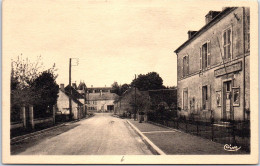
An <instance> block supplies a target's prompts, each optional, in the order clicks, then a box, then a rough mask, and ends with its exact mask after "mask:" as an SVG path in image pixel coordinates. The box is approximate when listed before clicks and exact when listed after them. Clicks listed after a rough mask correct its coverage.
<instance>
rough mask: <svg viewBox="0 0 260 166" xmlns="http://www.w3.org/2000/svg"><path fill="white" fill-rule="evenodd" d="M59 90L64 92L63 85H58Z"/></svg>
mask: <svg viewBox="0 0 260 166" xmlns="http://www.w3.org/2000/svg"><path fill="white" fill-rule="evenodd" d="M60 90H61V91H63V92H64V91H65V90H64V84H60Z"/></svg>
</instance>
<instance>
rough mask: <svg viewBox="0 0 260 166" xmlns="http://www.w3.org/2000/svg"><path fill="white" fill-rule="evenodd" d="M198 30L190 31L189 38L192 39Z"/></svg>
mask: <svg viewBox="0 0 260 166" xmlns="http://www.w3.org/2000/svg"><path fill="white" fill-rule="evenodd" d="M196 32H198V31H188V39H190V38H191V37H192V36H193V35H194V34H195V33H196Z"/></svg>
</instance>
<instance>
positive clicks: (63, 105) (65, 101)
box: [57, 90, 80, 119]
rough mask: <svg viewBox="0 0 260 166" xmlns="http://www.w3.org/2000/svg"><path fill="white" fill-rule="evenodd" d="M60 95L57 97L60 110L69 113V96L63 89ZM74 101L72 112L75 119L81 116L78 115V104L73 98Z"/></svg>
mask: <svg viewBox="0 0 260 166" xmlns="http://www.w3.org/2000/svg"><path fill="white" fill-rule="evenodd" d="M58 95H59V97H58V99H57V107H58V110H57V111H60V112H62V114H67V115H69V97H68V96H67V95H66V94H65V93H64V92H62V91H61V90H59V94H58ZM71 101H72V102H71V103H72V113H73V119H79V118H80V117H79V116H78V109H77V107H78V104H77V103H75V102H74V101H73V100H71Z"/></svg>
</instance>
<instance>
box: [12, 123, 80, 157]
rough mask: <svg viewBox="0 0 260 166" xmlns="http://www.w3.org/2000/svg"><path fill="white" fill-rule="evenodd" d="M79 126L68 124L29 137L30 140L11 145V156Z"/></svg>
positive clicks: (26, 139)
mask: <svg viewBox="0 0 260 166" xmlns="http://www.w3.org/2000/svg"><path fill="white" fill-rule="evenodd" d="M79 125H80V124H79V123H70V124H67V125H64V126H61V127H59V128H56V129H53V130H51V131H46V132H44V133H41V134H39V135H36V136H33V137H30V138H25V139H23V140H21V141H18V142H15V143H12V144H11V155H16V154H18V153H21V152H24V151H25V150H26V149H27V148H29V147H32V146H34V145H37V144H39V143H40V142H42V141H44V140H46V139H50V138H52V137H55V136H57V135H60V134H62V133H65V132H67V131H69V130H71V129H73V128H75V127H77V126H79Z"/></svg>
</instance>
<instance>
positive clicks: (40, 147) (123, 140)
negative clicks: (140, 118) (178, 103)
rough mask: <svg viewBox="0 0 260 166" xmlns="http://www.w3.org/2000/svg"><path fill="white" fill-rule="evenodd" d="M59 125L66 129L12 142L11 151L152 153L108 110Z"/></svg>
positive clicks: (69, 153) (32, 153)
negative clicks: (14, 143)
mask: <svg viewBox="0 0 260 166" xmlns="http://www.w3.org/2000/svg"><path fill="white" fill-rule="evenodd" d="M63 127H64V128H66V127H70V129H68V130H67V131H65V132H61V131H58V130H57V131H56V130H54V131H53V133H52V134H51V136H50V135H49V136H48V137H47V136H46V137H39V138H34V139H37V140H27V141H26V142H24V143H23V142H21V143H20V144H16V145H12V148H11V149H12V154H19V155H27V154H28V155H39V154H41V155H145V154H148V155H152V153H151V151H150V150H149V149H148V148H147V146H146V145H145V144H144V143H143V141H142V140H141V139H140V137H139V136H138V135H137V134H136V133H135V132H134V131H133V129H132V128H131V127H130V126H129V125H128V124H127V123H126V121H125V120H124V119H119V118H115V117H112V116H111V114H108V113H97V114H96V115H95V116H94V117H92V118H90V119H86V120H82V121H79V122H77V123H76V124H72V123H71V124H68V125H67V126H63ZM55 132H56V133H55ZM32 143H34V144H32Z"/></svg>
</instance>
